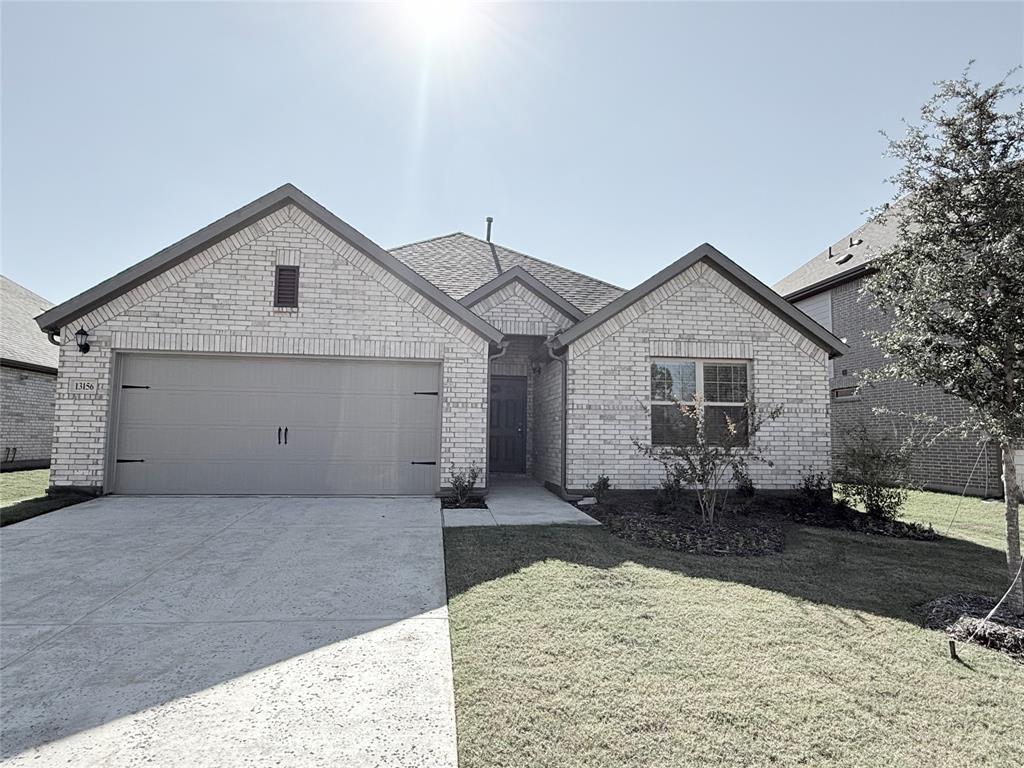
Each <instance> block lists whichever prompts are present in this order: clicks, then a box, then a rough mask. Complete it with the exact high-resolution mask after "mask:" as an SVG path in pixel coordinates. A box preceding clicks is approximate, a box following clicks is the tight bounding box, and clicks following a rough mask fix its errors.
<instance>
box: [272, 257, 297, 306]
mask: <svg viewBox="0 0 1024 768" xmlns="http://www.w3.org/2000/svg"><path fill="white" fill-rule="evenodd" d="M274 306H275V307H297V306H299V268H298V267H294V266H286V265H279V266H278V268H277V275H276V279H275V280H274Z"/></svg>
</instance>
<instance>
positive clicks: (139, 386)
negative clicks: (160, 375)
mask: <svg viewBox="0 0 1024 768" xmlns="http://www.w3.org/2000/svg"><path fill="white" fill-rule="evenodd" d="M121 389H149V385H148V384H122V385H121Z"/></svg>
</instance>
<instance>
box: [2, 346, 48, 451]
mask: <svg viewBox="0 0 1024 768" xmlns="http://www.w3.org/2000/svg"><path fill="white" fill-rule="evenodd" d="M56 383H57V377H56V376H54V375H53V374H52V373H43V372H41V371H30V370H25V369H22V368H14V367H11V366H7V365H3V366H0V434H2V435H3V445H2V446H0V447H2V448H3V455H2V458H3V466H4V469H8V468H10V469H14V468H21V467H25V468H28V467H47V466H49V465H50V443H51V441H52V438H53V392H54V387H55V385H56Z"/></svg>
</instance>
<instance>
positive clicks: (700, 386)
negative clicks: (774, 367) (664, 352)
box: [647, 357, 754, 444]
mask: <svg viewBox="0 0 1024 768" xmlns="http://www.w3.org/2000/svg"><path fill="white" fill-rule="evenodd" d="M679 363H694V364H695V366H696V367H695V372H694V376H695V377H696V380H697V381H696V384H697V386H696V388H695V392H696V395H697V397H699V398H700V400H701V402H702V403H703V407H704V408H707V406H709V405H713V406H716V405H728V406H744V405H746V404H747V403H748V402H749V401H750V400H752V399H753V388H754V382H753V376H752V375H751V373H752V369H753V361H752V360H747V359H745V358H723V357H709V358H702V357H651V358H650V363H649V364H648V366H647V370H648V374H647V398H648V401H649V402H650V405H651V407H652V408H653V407H654V406H656V405H675V404H676V402H675V401H673V400H655V399H654V398H653V397H652V394H651V390H652V389H653V388H654V387H653V384H654V381H653V379H652V374H651V372H650V371H651V366H654V365H672V364H679ZM705 363H711V364H712V365H739V364H741V363H742V364H743V365H744V366H745V367H746V369H747V399H746V400H743V401H741V402H734V401H726V400H714V401H708V400H705V399H704V364H705ZM679 402H680V403H681V404H683V405H694V404H695V402H696V399H694V400H690V401H688V402H685V401H682V400H680V401H679ZM647 422H648V423H647V428H648V430H650V432H651V443H652V444H653V443H654V434H653V432H654V430H653V427H652V424H651V419H648V420H647Z"/></svg>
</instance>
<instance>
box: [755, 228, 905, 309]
mask: <svg viewBox="0 0 1024 768" xmlns="http://www.w3.org/2000/svg"><path fill="white" fill-rule="evenodd" d="M897 216H898V209H896V210H895V211H889V213H888V215H887V216H886V217H885V221H882V220H881V219H879V218H878V217H872V218H871V219H868V221H866V222H865V223H864V224H861V225H860V226H859V227H857V229H855V230H853V232H851V233H850V234H849V235H847V236H846V237H844V238H843V239H842V240H839V241H838V242H836V243H833V244H832V245H831V246H830V247H829V248H826V249H825V250H823V251H822V252H821V253H819V254H818V255H817V256H815V257H814V258H813V259H811V260H810V261H808V262H807V263H806V264H804V265H803V266H801V267H799V268H797V269H795V270H794V271H793V272H791V273H790V274H788V275H786V276H785V277H784V278H782V279H781V280H779V282H777V283H776V284H775V285H774V288H775V290H776V291H777V292H778V293H780V294H782V295H783V296H785V297H786V298H787V299H789V300H790V301H796V300H799V299H805V298H807V297H808V296H813V295H814V294H816V293H820V292H821V291H824V290H826V289H828V288H830V287H832V286H833V285H838V284H839V283H845V282H846V281H847V280H852V279H853V278H855V277H856V276H857V275H860V274H862V273H864V272H866V271H867V270H868V269H869V265H870V263H871V262H872V261H874V260H875V259H876V258H878V256H879V255H880V254H881V253H883V252H884V251H886V250H888V249H889V248H891V247H892V245H893V243H895V242H896V236H897V234H898V226H897V222H896V217H897Z"/></svg>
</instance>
